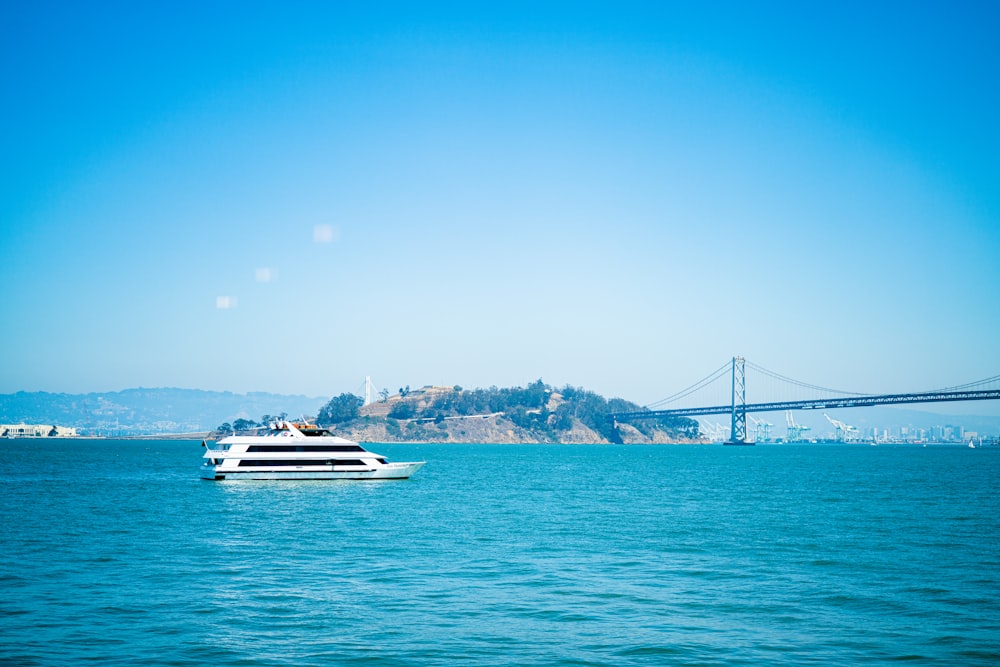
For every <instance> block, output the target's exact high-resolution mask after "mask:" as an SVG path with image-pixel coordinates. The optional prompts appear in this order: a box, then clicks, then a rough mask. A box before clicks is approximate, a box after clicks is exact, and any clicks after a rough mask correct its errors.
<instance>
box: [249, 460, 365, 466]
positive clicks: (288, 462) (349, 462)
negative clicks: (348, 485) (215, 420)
mask: <svg viewBox="0 0 1000 667" xmlns="http://www.w3.org/2000/svg"><path fill="white" fill-rule="evenodd" d="M330 464H333V465H335V466H363V465H365V462H364V461H359V460H358V459H338V460H333V461H330V460H323V461H317V460H309V459H272V460H267V459H243V460H241V461H240V467H241V468H251V467H253V468H263V467H266V468H283V467H288V466H324V465H330Z"/></svg>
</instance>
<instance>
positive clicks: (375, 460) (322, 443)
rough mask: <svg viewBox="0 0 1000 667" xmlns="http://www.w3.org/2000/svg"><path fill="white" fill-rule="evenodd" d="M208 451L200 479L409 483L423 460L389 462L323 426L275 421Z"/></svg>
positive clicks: (214, 446)
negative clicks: (263, 430) (349, 480)
mask: <svg viewBox="0 0 1000 667" xmlns="http://www.w3.org/2000/svg"><path fill="white" fill-rule="evenodd" d="M202 446H204V447H205V448H206V450H207V451H206V452H205V455H204V457H203V458H204V459H205V461H204V463H203V465H202V466H201V477H202V479H211V480H224V479H407V478H409V477H410V475H412V474H413V473H415V472H416V471H417V470H419V469H420V468H421V467H422V466H423V465H424V463H425V462H424V461H417V462H410V463H389V462H388V461H386V459H385V457H383V456H381V455H380V454H375V453H373V452H369V451H368V450H367V449H365V448H364V447H362V446H361V445H359V444H358V443H356V442H353V441H351V440H346V439H344V438H339V437H337V436H335V435H333V434H332V433H330V431H328V430H326V429H325V428H320V427H318V426H312V425H310V424H306V423H295V422H290V421H279V422H275V423H274V424H272V425H271V427H270V428H269V429H268V430H267V431H265V432H263V433H256V434H253V435H231V436H228V437H225V438H222V439H221V440H219V441H218V442H216V443H214V444H212V445H209V444H208V443H207V442H204V441H203V442H202Z"/></svg>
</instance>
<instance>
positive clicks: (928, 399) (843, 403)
mask: <svg viewBox="0 0 1000 667" xmlns="http://www.w3.org/2000/svg"><path fill="white" fill-rule="evenodd" d="M998 399H1000V389H988V390H981V391H927V392H922V393H918V394H883V395H880V396H850V397H845V398H817V399H813V400H808V401H777V402H774V403H747V404H746V406H740V407H743V409H744V411H745V412H779V411H782V410H825V409H833V408H860V407H868V406H872V405H896V404H900V403H946V402H949V401H989V400H998ZM732 412H733V406H732V405H713V406H709V407H702V408H675V409H673V410H640V411H637V412H617V413H613V414H611V415H609V417H610V418H611V419H613V420H615V421H620V422H628V421H636V420H642V419H656V418H657V417H697V416H699V415H725V414H731V413H732Z"/></svg>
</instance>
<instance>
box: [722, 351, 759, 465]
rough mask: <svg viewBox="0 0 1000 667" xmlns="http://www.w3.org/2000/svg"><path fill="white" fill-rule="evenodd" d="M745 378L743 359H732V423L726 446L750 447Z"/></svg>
mask: <svg viewBox="0 0 1000 667" xmlns="http://www.w3.org/2000/svg"><path fill="white" fill-rule="evenodd" d="M746 379H747V376H746V369H745V368H744V362H743V357H733V402H732V422H731V425H730V429H729V442H727V443H725V444H727V445H752V444H753V443H752V442H747V381H746Z"/></svg>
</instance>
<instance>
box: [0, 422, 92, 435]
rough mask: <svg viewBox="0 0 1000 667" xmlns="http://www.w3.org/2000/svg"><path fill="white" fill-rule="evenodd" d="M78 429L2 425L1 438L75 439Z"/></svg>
mask: <svg viewBox="0 0 1000 667" xmlns="http://www.w3.org/2000/svg"><path fill="white" fill-rule="evenodd" d="M75 437H77V433H76V428H74V427H71V426H53V425H51V424H24V423H21V424H0V438H75Z"/></svg>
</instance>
